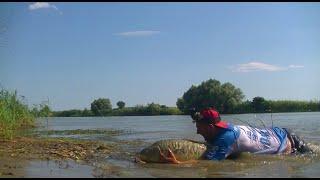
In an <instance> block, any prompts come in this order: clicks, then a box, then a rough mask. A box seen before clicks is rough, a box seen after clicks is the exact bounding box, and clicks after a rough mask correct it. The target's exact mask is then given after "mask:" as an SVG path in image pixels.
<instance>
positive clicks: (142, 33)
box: [115, 31, 160, 37]
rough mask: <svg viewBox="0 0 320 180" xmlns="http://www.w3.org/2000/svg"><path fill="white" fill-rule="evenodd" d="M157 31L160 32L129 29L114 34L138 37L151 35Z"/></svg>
mask: <svg viewBox="0 0 320 180" xmlns="http://www.w3.org/2000/svg"><path fill="white" fill-rule="evenodd" d="M158 33H160V31H129V32H121V33H115V35H119V36H126V37H139V36H152V35H154V34H158Z"/></svg>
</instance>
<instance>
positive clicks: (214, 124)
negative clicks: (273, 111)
mask: <svg viewBox="0 0 320 180" xmlns="http://www.w3.org/2000/svg"><path fill="white" fill-rule="evenodd" d="M191 117H192V119H193V121H194V122H195V123H196V127H197V134H200V135H202V136H203V137H204V139H205V140H206V142H207V143H208V146H207V151H206V153H205V158H206V159H209V160H223V159H226V158H229V157H233V156H236V155H238V154H239V153H241V152H250V153H255V154H292V153H296V152H299V153H305V152H309V151H311V150H310V148H309V147H307V145H306V143H305V142H304V141H303V140H301V139H300V138H299V137H298V136H296V135H295V134H294V133H292V132H291V131H290V130H288V129H285V128H279V127H272V128H254V127H251V126H242V125H233V124H231V123H228V122H225V121H221V118H220V114H219V112H218V111H216V110H215V109H213V108H206V109H204V110H202V111H200V112H196V111H194V110H193V111H192V112H191ZM159 152H160V154H161V156H162V157H163V159H165V160H167V162H169V163H181V162H179V161H177V160H176V158H175V156H174V154H173V153H172V151H170V150H169V155H168V157H166V156H165V155H164V154H163V153H162V152H161V151H160V150H159Z"/></svg>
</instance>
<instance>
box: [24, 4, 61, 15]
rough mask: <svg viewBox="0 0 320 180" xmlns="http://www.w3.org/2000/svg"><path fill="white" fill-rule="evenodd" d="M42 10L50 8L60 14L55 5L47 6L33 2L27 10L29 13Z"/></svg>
mask: <svg viewBox="0 0 320 180" xmlns="http://www.w3.org/2000/svg"><path fill="white" fill-rule="evenodd" d="M43 8H52V9H54V10H56V11H58V12H59V13H60V14H62V12H61V11H60V10H59V9H58V8H57V7H56V6H55V5H52V4H49V3H47V2H35V3H33V4H30V5H29V10H31V11H33V10H37V9H43Z"/></svg>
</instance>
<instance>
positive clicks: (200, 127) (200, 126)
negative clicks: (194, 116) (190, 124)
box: [196, 122, 213, 140]
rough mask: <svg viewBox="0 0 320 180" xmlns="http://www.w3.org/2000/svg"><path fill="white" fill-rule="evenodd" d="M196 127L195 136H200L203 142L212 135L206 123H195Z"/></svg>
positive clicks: (210, 127)
mask: <svg viewBox="0 0 320 180" xmlns="http://www.w3.org/2000/svg"><path fill="white" fill-rule="evenodd" d="M196 127H197V134H200V135H202V136H203V137H204V139H205V140H208V139H209V138H210V135H211V134H212V133H211V132H210V131H212V130H213V129H212V126H210V125H209V124H207V123H199V122H196Z"/></svg>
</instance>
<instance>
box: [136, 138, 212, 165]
mask: <svg viewBox="0 0 320 180" xmlns="http://www.w3.org/2000/svg"><path fill="white" fill-rule="evenodd" d="M159 148H160V149H161V151H162V152H163V153H164V154H165V155H166V156H167V155H168V153H169V150H168V148H170V149H171V151H172V152H173V153H174V155H175V157H176V159H177V160H178V161H188V160H197V159H202V158H203V155H204V153H205V151H206V150H207V146H206V144H205V143H204V142H198V141H193V140H188V139H165V140H160V141H157V142H155V143H153V144H152V145H151V146H149V147H146V148H144V149H142V150H141V151H140V153H139V154H138V156H137V157H136V158H138V159H136V161H139V160H140V161H142V162H155V163H157V162H162V161H161V158H160V153H159Z"/></svg>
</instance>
